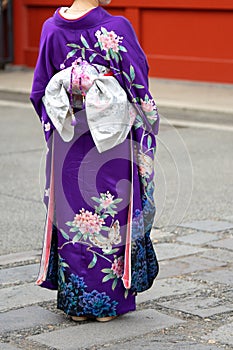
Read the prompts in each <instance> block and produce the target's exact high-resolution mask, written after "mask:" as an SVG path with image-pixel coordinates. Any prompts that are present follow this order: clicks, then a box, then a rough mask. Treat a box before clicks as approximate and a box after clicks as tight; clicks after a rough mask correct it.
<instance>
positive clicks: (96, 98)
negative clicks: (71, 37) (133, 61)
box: [43, 61, 136, 153]
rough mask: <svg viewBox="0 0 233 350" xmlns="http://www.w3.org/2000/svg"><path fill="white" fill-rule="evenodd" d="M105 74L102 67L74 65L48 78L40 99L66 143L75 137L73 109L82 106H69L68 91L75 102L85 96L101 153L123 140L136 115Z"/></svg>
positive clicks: (123, 93)
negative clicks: (43, 94)
mask: <svg viewBox="0 0 233 350" xmlns="http://www.w3.org/2000/svg"><path fill="white" fill-rule="evenodd" d="M74 70H75V71H74ZM106 72H107V69H106V67H103V66H99V65H90V64H89V63H87V62H86V61H83V62H81V64H79V65H78V64H77V63H76V62H75V64H73V66H72V67H68V68H66V69H64V70H62V71H60V72H58V73H57V74H55V75H54V76H53V77H52V78H51V80H50V81H49V83H48V85H47V87H46V90H45V96H44V97H43V103H44V105H45V108H46V112H47V114H48V116H49V118H50V119H51V121H52V123H53V125H54V126H55V128H56V129H57V131H58V133H59V134H60V136H61V137H62V139H63V140H64V141H65V142H69V141H71V140H72V138H73V136H74V124H73V123H72V118H73V108H72V107H78V108H79V109H82V103H81V105H80V104H79V106H78V105H74V106H71V103H70V102H71V101H70V99H69V96H68V92H69V93H71V96H72V98H73V100H74V101H75V100H77V97H78V96H79V97H81V96H82V93H85V108H86V115H87V122H88V126H89V129H90V132H91V135H92V138H93V140H94V143H95V145H96V147H97V149H98V151H99V152H100V153H101V152H104V151H106V150H109V149H111V148H113V147H115V146H117V145H119V144H120V143H122V142H123V141H124V140H125V139H126V137H127V135H128V133H129V131H130V129H131V126H132V124H133V122H134V119H135V116H136V111H135V109H134V107H133V105H132V104H131V103H130V102H129V101H128V99H127V95H126V92H125V91H124V89H123V88H122V87H121V86H120V84H119V83H118V81H117V80H116V79H115V78H114V77H113V76H106V75H104V74H105V73H106ZM73 73H74V74H73ZM82 81H83V84H82ZM71 89H72V92H71ZM79 101H80V100H79Z"/></svg>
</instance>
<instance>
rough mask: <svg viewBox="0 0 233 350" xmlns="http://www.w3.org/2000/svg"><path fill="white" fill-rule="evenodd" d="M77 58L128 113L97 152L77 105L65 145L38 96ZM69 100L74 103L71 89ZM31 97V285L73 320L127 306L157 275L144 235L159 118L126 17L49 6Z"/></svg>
mask: <svg viewBox="0 0 233 350" xmlns="http://www.w3.org/2000/svg"><path fill="white" fill-rule="evenodd" d="M77 59H79V60H80V59H82V60H85V61H86V62H88V63H89V64H91V65H99V66H104V67H106V68H107V69H108V72H111V75H112V76H113V77H114V79H116V80H117V81H118V83H119V84H120V87H121V88H123V89H124V91H125V92H126V94H127V99H128V101H130V103H131V104H133V106H134V109H135V111H136V112H135V115H134V117H133V122H132V124H133V125H132V127H131V130H130V132H129V133H128V135H127V136H126V137H125V139H124V140H123V141H122V142H121V143H119V144H117V145H116V146H115V147H112V148H110V149H107V150H105V151H104V152H102V153H100V152H99V151H98V149H97V147H96V144H95V142H94V140H93V137H92V134H91V132H90V128H89V124H88V120H87V112H86V108H85V103H84V104H83V107H82V108H75V107H74V109H73V111H74V117H75V120H76V121H75V127H74V136H73V138H72V140H71V141H66V142H65V141H64V140H63V139H62V138H61V136H60V134H59V133H58V132H57V130H56V128H55V126H54V123H52V121H51V118H49V113H48V110H46V108H45V105H44V103H43V100H42V99H43V98H44V95H45V89H46V87H47V85H48V83H49V81H50V80H51V78H52V77H53V76H54V75H55V74H56V73H58V72H59V71H61V70H63V69H66V68H68V67H70V66H71V65H72V64H73V62H74V61H75V60H77ZM81 95H82V94H81ZM67 96H68V97H69V99H70V101H71V103H72V102H73V101H72V100H73V96H72V91H70V94H69V92H67ZM31 101H32V103H33V105H34V107H35V109H36V111H37V113H38V115H39V117H40V119H41V123H42V126H43V130H44V132H45V138H46V142H47V146H48V153H47V163H46V189H45V197H44V201H45V204H46V206H47V218H46V223H45V238H44V248H43V253H42V259H41V267H40V273H39V276H38V280H37V284H38V285H41V286H42V287H45V288H49V289H57V290H58V308H59V309H61V310H63V311H64V312H65V313H66V314H69V315H72V316H83V315H85V316H90V317H93V316H94V317H106V316H115V315H119V314H123V313H126V312H128V311H132V310H135V296H136V294H137V292H142V291H145V290H147V289H148V288H150V287H151V285H152V283H153V281H154V279H155V277H156V276H157V274H158V263H157V259H156V255H155V252H154V249H153V246H152V243H151V240H150V231H151V229H152V224H153V220H154V216H155V204H154V198H153V192H154V182H153V178H154V154H155V149H156V139H155V135H156V134H157V133H158V124H159V116H158V112H157V108H156V105H155V102H154V100H153V98H152V96H151V95H150V93H149V91H148V64H147V61H146V58H145V55H144V53H143V51H142V49H141V47H140V45H139V43H138V40H137V38H136V36H135V33H134V31H133V29H132V26H131V24H130V23H129V21H128V20H126V19H125V18H124V17H121V16H112V15H110V14H109V13H108V12H106V11H105V10H104V9H103V8H101V7H97V8H95V9H93V10H91V11H90V12H88V13H87V14H86V15H84V16H83V17H81V18H79V19H77V20H66V19H65V18H63V17H62V16H61V15H60V13H59V10H57V11H56V12H55V14H54V16H53V17H52V18H49V19H48V20H47V21H46V22H45V23H44V26H43V30H42V35H41V43H40V53H39V57H38V62H37V65H36V69H35V74H34V82H33V88H32V93H31ZM57 104H58V107H59V101H58V102H57ZM118 113H120V108H119V111H118ZM115 115H116V118H117V111H116V112H115ZM98 118H99V114H98ZM101 120H102V118H99V120H97V124H99V125H100V126H101V122H102V121H101ZM114 122H115V121H114V120H113V124H112V126H113V127H114ZM110 129H111V128H109V130H110ZM109 132H111V131H109Z"/></svg>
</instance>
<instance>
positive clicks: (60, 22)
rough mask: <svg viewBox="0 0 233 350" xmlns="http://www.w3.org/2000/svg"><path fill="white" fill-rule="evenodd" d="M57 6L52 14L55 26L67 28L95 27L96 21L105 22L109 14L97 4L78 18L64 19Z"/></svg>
mask: <svg viewBox="0 0 233 350" xmlns="http://www.w3.org/2000/svg"><path fill="white" fill-rule="evenodd" d="M60 9H61V8H58V9H57V10H56V12H55V13H54V15H53V18H54V22H55V24H56V25H57V26H59V27H63V28H67V29H85V28H91V27H95V26H96V24H97V23H98V22H101V23H103V22H105V21H106V20H108V19H109V17H110V16H111V15H109V13H108V12H107V11H105V10H104V9H103V8H102V7H100V6H98V7H96V8H94V9H92V10H90V11H89V12H88V13H86V14H85V15H83V16H82V17H80V18H78V19H72V20H70V19H65V18H64V17H62V16H61V15H60V13H59V11H60Z"/></svg>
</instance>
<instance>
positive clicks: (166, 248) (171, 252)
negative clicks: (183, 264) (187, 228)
mask: <svg viewBox="0 0 233 350" xmlns="http://www.w3.org/2000/svg"><path fill="white" fill-rule="evenodd" d="M155 249H156V253H157V256H158V260H159V261H162V260H168V259H174V258H178V257H182V256H186V255H192V254H196V253H201V252H204V251H205V249H204V248H199V247H190V246H187V245H182V244H176V243H160V244H156V246H155Z"/></svg>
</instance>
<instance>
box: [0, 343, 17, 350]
mask: <svg viewBox="0 0 233 350" xmlns="http://www.w3.org/2000/svg"><path fill="white" fill-rule="evenodd" d="M0 350H19V348H16V347H15V346H14V345H11V344H8V343H0Z"/></svg>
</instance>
